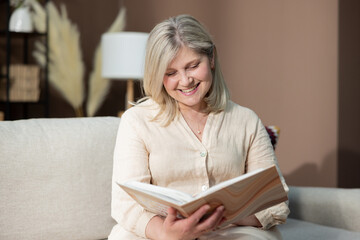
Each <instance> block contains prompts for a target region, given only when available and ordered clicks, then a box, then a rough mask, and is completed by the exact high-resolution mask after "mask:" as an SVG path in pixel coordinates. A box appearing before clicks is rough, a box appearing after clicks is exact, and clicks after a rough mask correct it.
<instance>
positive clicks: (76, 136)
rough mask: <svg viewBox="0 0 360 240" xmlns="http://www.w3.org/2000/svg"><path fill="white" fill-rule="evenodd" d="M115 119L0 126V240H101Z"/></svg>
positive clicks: (107, 225) (107, 227)
mask: <svg viewBox="0 0 360 240" xmlns="http://www.w3.org/2000/svg"><path fill="white" fill-rule="evenodd" d="M118 124H119V118H115V117H97V118H76V119H75V118H74V119H32V120H20V121H13V122H10V121H8V122H0V186H1V187H0V196H1V197H0V213H1V214H0V229H1V230H0V239H22V240H26V239H32V240H33V239H51V240H64V239H67V240H71V239H79V240H80V239H84V240H85V239H86V240H89V239H101V238H105V237H107V236H108V234H109V232H110V231H111V228H112V226H113V225H114V224H115V223H114V221H113V220H112V218H111V215H110V203H111V176H112V157H113V150H114V144H115V138H116V133H117V128H118Z"/></svg>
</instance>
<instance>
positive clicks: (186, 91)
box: [179, 83, 200, 96]
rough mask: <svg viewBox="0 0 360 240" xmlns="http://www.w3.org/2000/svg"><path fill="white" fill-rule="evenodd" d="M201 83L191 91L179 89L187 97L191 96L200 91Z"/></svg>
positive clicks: (190, 89)
mask: <svg viewBox="0 0 360 240" xmlns="http://www.w3.org/2000/svg"><path fill="white" fill-rule="evenodd" d="M199 85H200V83H198V84H196V85H195V86H194V87H192V88H189V89H179V91H180V92H181V93H182V94H184V95H185V96H190V95H193V94H195V93H196V91H197V90H198V89H199V88H198V87H199Z"/></svg>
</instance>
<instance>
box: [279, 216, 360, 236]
mask: <svg viewBox="0 0 360 240" xmlns="http://www.w3.org/2000/svg"><path fill="white" fill-rule="evenodd" d="M278 229H279V230H280V232H281V234H282V236H283V238H284V240H287V239H289V240H303V239H316V240H329V239H332V240H336V239H338V240H354V239H360V232H352V231H348V230H345V229H341V228H334V227H327V226H323V225H319V224H315V223H311V222H305V221H301V220H297V219H292V218H288V219H287V222H286V223H285V224H283V225H280V226H278Z"/></svg>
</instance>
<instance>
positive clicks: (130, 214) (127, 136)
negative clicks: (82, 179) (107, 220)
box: [111, 112, 155, 238]
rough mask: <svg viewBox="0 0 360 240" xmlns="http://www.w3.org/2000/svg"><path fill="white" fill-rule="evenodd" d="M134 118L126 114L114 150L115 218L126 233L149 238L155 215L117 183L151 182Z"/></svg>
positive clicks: (112, 208) (142, 144) (113, 204)
mask: <svg viewBox="0 0 360 240" xmlns="http://www.w3.org/2000/svg"><path fill="white" fill-rule="evenodd" d="M134 123H135V121H134V119H133V116H131V115H129V114H127V112H126V113H125V114H123V116H122V118H121V122H120V126H119V129H118V134H117V139H116V146H115V151H114V164H113V180H112V201H111V215H112V217H113V218H114V219H115V220H116V221H117V223H118V224H120V225H121V226H122V227H123V228H124V229H125V230H127V231H130V232H133V233H134V234H136V235H138V236H140V237H143V238H145V237H146V236H145V229H146V225H147V224H148V222H149V221H150V219H151V218H152V217H154V216H155V214H153V213H150V212H148V211H146V210H144V209H143V208H142V207H141V206H140V205H139V204H138V203H137V202H135V201H134V200H133V199H132V198H131V197H130V196H129V195H128V194H127V193H126V192H125V191H123V190H122V189H121V188H120V187H119V186H118V185H117V183H122V182H125V181H129V180H136V181H141V182H146V183H150V180H151V175H150V171H149V164H148V151H147V150H146V146H145V144H144V142H143V140H142V139H141V138H140V135H139V134H138V132H137V129H136V126H135V125H134Z"/></svg>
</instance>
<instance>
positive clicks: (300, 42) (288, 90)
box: [125, 0, 338, 186]
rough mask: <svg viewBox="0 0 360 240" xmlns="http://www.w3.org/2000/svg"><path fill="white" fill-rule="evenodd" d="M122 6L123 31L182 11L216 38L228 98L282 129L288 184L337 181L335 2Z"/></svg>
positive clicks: (231, 0) (331, 183)
mask: <svg viewBox="0 0 360 240" xmlns="http://www.w3.org/2000/svg"><path fill="white" fill-rule="evenodd" d="M145 2H146V3H145ZM141 3H143V5H142V6H143V7H141ZM125 6H126V7H127V8H128V10H129V11H128V13H129V17H128V20H129V24H128V27H129V30H138V31H143V30H145V31H146V30H148V29H150V28H151V26H152V25H153V24H154V23H156V22H158V21H160V20H162V19H164V18H167V17H169V16H172V15H176V14H180V13H188V14H192V15H194V16H195V17H197V18H198V19H199V20H201V21H202V22H203V23H204V24H205V25H206V26H207V27H208V28H209V30H210V32H211V33H212V35H213V36H214V38H215V42H216V45H217V47H218V50H219V55H220V59H221V63H222V68H223V72H224V75H225V78H226V81H227V84H228V85H229V87H230V89H231V94H232V99H233V100H234V101H235V102H237V103H239V104H241V105H244V106H247V107H250V108H252V109H253V110H255V111H256V112H257V113H258V115H259V116H260V117H261V118H262V120H263V122H264V124H276V125H278V126H280V128H281V137H280V142H279V145H278V148H277V150H276V153H277V156H278V159H279V163H280V166H281V169H282V171H283V173H284V175H285V176H286V177H287V181H288V183H289V184H293V185H315V186H336V184H337V124H338V122H337V112H338V107H337V101H338V98H337V75H338V70H337V59H338V52H337V44H338V43H337V35H338V2H337V1H336V0H330V1H329V0H320V1H319V0H318V1H313V0H306V1H285V0H282V1H280V0H277V1H260V0H255V1H254V0H245V1H237V0H227V1H215V0H214V1H207V0H202V1H190V0H187V1H178V2H174V1H166V0H161V1H160V0H156V1H155V0H154V1H136V0H135V1H134V0H131V1H125ZM141 9H143V10H141ZM137 10H140V11H139V12H137ZM136 13H138V14H136Z"/></svg>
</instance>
